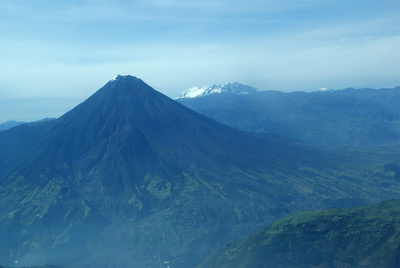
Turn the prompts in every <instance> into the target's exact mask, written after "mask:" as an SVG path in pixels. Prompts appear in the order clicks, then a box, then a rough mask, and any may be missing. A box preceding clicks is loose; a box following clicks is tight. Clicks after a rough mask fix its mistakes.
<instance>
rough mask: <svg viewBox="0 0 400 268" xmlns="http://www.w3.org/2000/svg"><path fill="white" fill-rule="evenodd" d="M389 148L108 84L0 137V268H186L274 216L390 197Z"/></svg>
mask: <svg viewBox="0 0 400 268" xmlns="http://www.w3.org/2000/svg"><path fill="white" fill-rule="evenodd" d="M398 149H399V148H398V147H387V148H380V149H354V148H349V149H344V148H341V149H338V148H320V147H315V146H310V145H305V144H300V143H295V142H291V141H289V140H287V139H283V138H281V137H279V136H277V135H274V134H257V133H249V132H245V131H242V130H237V129H234V128H232V127H229V126H226V125H223V124H221V123H218V122H217V121H214V120H213V119H209V118H207V117H205V116H203V115H200V114H198V113H196V112H194V111H192V110H190V109H189V108H187V107H185V106H183V105H181V104H179V103H177V102H176V101H174V100H171V99H170V98H168V97H166V96H164V95H162V94H161V93H159V92H157V91H156V90H154V89H153V88H151V87H150V86H148V85H147V84H146V83H144V82H143V81H142V80H140V79H138V78H136V77H133V76H117V77H116V78H115V79H113V80H111V81H109V82H108V83H107V84H106V85H105V86H104V87H102V88H101V89H99V90H98V91H97V92H96V93H95V94H93V95H92V96H91V97H90V98H88V99H87V100H86V101H84V102H83V103H81V104H80V105H78V106H77V107H75V108H74V109H72V110H71V111H69V112H68V113H66V114H65V115H63V116H61V117H60V118H58V119H56V120H51V121H45V122H38V123H32V124H25V125H21V126H17V127H14V128H12V129H9V130H7V131H2V132H0V196H1V199H0V237H1V238H2V239H1V240H0V264H2V265H8V266H12V265H13V264H14V263H15V262H16V261H18V265H20V266H35V265H44V264H51V265H57V266H67V267H99V266H103V267H104V266H107V267H132V266H134V267H163V266H164V265H165V263H168V264H170V265H171V267H193V266H195V265H196V264H198V263H200V262H201V261H202V260H203V259H204V258H205V257H206V256H208V255H210V254H211V253H212V252H213V251H215V250H217V249H218V248H220V247H222V246H223V245H225V244H227V243H228V242H231V241H234V240H236V239H239V238H241V237H243V236H244V235H247V234H249V233H251V232H252V231H255V230H257V229H258V228H260V227H262V226H264V225H266V224H268V223H271V222H273V221H275V220H277V219H280V218H282V217H284V216H286V215H289V214H292V213H295V212H299V211H305V210H317V209H324V208H329V207H351V206H356V205H364V204H370V203H373V202H377V201H381V200H387V199H393V198H397V197H398V196H399V193H400V187H399V172H398V170H399V163H398V158H397V157H398Z"/></svg>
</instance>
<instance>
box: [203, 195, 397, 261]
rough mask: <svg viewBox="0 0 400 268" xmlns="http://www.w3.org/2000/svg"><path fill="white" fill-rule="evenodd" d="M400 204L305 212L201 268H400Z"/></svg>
mask: <svg viewBox="0 0 400 268" xmlns="http://www.w3.org/2000/svg"><path fill="white" fill-rule="evenodd" d="M399 222H400V200H391V201H385V202H380V203H377V204H373V205H369V206H362V207H356V208H351V209H337V208H336V209H328V210H323V211H312V212H301V213H297V214H294V215H291V216H288V217H286V218H284V219H281V220H279V221H277V222H274V223H273V224H271V225H268V226H266V227H264V228H262V229H261V230H259V231H257V232H255V233H253V234H251V235H250V236H248V237H246V238H245V239H243V240H240V241H238V242H235V243H231V244H230V245H227V246H226V247H224V248H223V249H221V250H219V251H218V252H217V253H215V254H214V255H213V256H211V257H209V258H208V259H207V260H206V261H204V262H203V263H202V264H201V265H200V266H199V268H200V267H210V268H213V267H221V268H223V267H248V268H250V267H260V268H262V267H381V268H384V267H386V268H389V267H393V268H394V267H399V266H400V247H399V245H400V228H399Z"/></svg>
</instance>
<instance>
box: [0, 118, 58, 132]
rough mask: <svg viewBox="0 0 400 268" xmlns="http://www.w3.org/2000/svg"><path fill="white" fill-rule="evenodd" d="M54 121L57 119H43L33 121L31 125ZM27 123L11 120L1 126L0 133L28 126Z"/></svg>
mask: <svg viewBox="0 0 400 268" xmlns="http://www.w3.org/2000/svg"><path fill="white" fill-rule="evenodd" d="M54 119H55V118H44V119H41V120H37V121H32V122H30V123H40V122H44V121H49V120H54ZM27 123H28V122H23V121H15V120H10V121H7V122H4V123H1V124H0V131H4V130H7V129H10V128H13V127H16V126H20V125H23V124H27Z"/></svg>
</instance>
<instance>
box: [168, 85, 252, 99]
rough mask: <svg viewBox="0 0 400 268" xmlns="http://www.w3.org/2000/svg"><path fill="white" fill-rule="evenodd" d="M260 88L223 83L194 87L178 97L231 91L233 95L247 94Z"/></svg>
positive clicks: (192, 96) (194, 96)
mask: <svg viewBox="0 0 400 268" xmlns="http://www.w3.org/2000/svg"><path fill="white" fill-rule="evenodd" d="M257 91H258V90H257V89H256V88H254V87H251V86H247V85H242V84H240V83H237V82H236V83H224V84H221V85H216V84H214V85H212V86H203V87H192V88H189V89H188V90H186V91H184V92H182V94H181V95H180V96H179V97H178V98H176V99H186V98H189V99H190V98H198V97H203V96H206V95H211V94H221V93H230V94H233V95H245V94H251V93H255V92H257Z"/></svg>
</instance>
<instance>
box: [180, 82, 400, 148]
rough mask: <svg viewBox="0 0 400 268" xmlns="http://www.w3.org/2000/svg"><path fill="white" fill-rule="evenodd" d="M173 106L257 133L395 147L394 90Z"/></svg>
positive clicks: (206, 99) (397, 111)
mask: <svg viewBox="0 0 400 268" xmlns="http://www.w3.org/2000/svg"><path fill="white" fill-rule="evenodd" d="M177 101H178V102H180V103H182V104H184V105H186V106H187V107H189V108H191V109H193V110H195V111H197V112H199V113H201V114H204V115H205V116H208V117H210V118H213V119H215V120H217V121H219V122H222V123H224V124H227V125H229V126H232V127H235V128H239V129H242V130H246V131H250V132H257V133H276V134H279V135H281V136H283V137H285V138H288V139H290V140H294V141H299V142H304V143H309V144H315V145H323V146H349V147H360V146H361V147H373V146H386V145H392V144H399V143H400V105H399V103H400V87H396V88H392V89H369V88H365V89H354V88H348V89H344V90H325V91H315V92H290V93H283V92H280V91H272V90H267V91H260V92H253V93H252V94H247V95H233V94H212V95H205V96H203V97H201V98H180V99H177Z"/></svg>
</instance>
